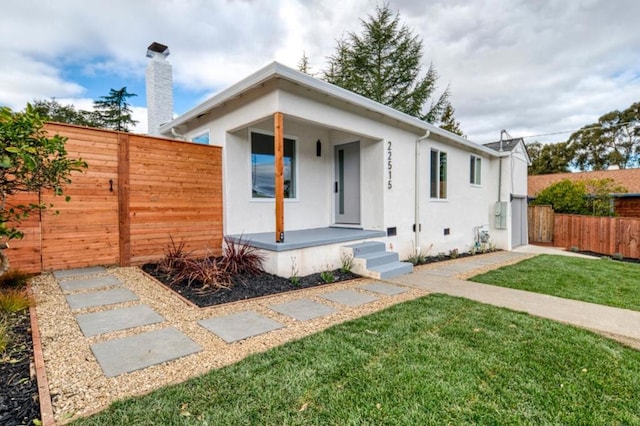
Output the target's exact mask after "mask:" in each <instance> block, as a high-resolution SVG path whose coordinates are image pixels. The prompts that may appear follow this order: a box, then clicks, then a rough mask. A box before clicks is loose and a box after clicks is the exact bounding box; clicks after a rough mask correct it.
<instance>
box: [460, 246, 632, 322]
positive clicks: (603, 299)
mask: <svg viewBox="0 0 640 426" xmlns="http://www.w3.org/2000/svg"><path fill="white" fill-rule="evenodd" d="M471 281H475V282H479V283H485V284H494V285H499V286H502V287H510V288H517V289H520V290H529V291H535V292H537V293H544V294H550V295H552V296H559V297H565V298H568V299H576V300H582V301H585V302H592V303H598V304H601V305H609V306H615V307H618V308H626V309H633V310H635V311H640V264H637V263H623V262H616V261H613V260H609V259H595V260H594V259H583V258H577V257H567V256H552V255H541V256H536V257H534V258H531V259H528V260H525V261H522V262H520V263H516V264H515V265H511V266H505V267H504V268H500V269H496V270H494V271H490V272H487V273H486V274H482V275H476V276H475V277H473V278H471Z"/></svg>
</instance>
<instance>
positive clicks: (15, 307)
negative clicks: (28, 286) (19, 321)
mask: <svg viewBox="0 0 640 426" xmlns="http://www.w3.org/2000/svg"><path fill="white" fill-rule="evenodd" d="M30 306H33V299H32V298H31V296H29V293H28V292H27V291H26V290H20V289H10V290H4V291H0V311H4V312H9V313H12V312H19V311H22V310H24V309H27V308H28V307H30Z"/></svg>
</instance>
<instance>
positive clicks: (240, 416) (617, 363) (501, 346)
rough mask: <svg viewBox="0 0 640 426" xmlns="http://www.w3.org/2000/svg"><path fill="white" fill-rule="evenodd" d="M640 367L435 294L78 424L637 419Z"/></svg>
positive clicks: (562, 333)
mask: <svg viewBox="0 0 640 426" xmlns="http://www.w3.org/2000/svg"><path fill="white" fill-rule="evenodd" d="M639 375H640V352H638V351H635V350H632V349H629V348H626V347H624V346H622V345H620V344H618V343H616V342H613V341H610V340H607V339H605V338H602V337H600V336H598V335H596V334H593V333H590V332H588V331H585V330H581V329H577V328H573V327H570V326H566V325H562V324H559V323H555V322H552V321H549V320H544V319H539V318H535V317H531V316H529V315H526V314H522V313H516V312H512V311H508V310H504V309H500V308H496V307H492V306H488V305H482V304H479V303H476V302H472V301H467V300H463V299H456V298H452V297H448V296H442V295H431V296H428V297H425V298H422V299H417V300H414V301H410V302H407V303H403V304H399V305H396V306H393V307H391V308H389V309H386V310H384V311H381V312H378V313H375V314H373V315H370V316H367V317H363V318H360V319H357V320H354V321H350V322H348V323H344V324H341V325H337V326H334V327H332V328H330V329H328V330H326V331H324V332H322V333H318V334H315V335H312V336H308V337H306V338H303V339H301V340H299V341H296V342H291V343H289V344H286V345H284V346H281V347H278V348H274V349H271V350H269V351H267V352H265V353H261V354H254V355H251V356H249V357H247V358H246V359H245V360H243V361H241V362H239V363H237V364H234V365H232V366H229V367H226V368H222V369H219V370H213V371H211V372H209V373H207V374H206V375H203V376H201V377H199V378H195V379H192V380H189V381H187V382H185V383H182V384H179V385H173V386H169V387H166V388H163V389H160V390H157V391H155V392H152V393H150V394H148V395H145V396H142V397H137V398H132V399H127V400H123V401H120V402H116V403H114V404H113V405H112V406H111V407H110V408H108V409H107V410H105V411H103V412H101V413H98V414H96V415H94V416H92V417H89V418H85V419H80V420H78V421H77V422H76V423H75V424H79V425H85V424H86V425H112V424H171V425H180V424H209V425H213V424H216V425H227V424H233V425H235V424H292V425H294V424H460V423H483V424H516V423H517V424H520V423H529V424H549V423H554V424H616V423H618V424H620V423H622V424H633V423H635V424H637V423H640V399H639V398H638V397H637V396H638V394H640V381H639V380H638V376H639Z"/></svg>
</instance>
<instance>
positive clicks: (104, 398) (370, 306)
mask: <svg viewBox="0 0 640 426" xmlns="http://www.w3.org/2000/svg"><path fill="white" fill-rule="evenodd" d="M107 274H110V275H113V276H115V277H117V278H119V279H120V281H122V282H123V283H125V286H126V287H128V288H129V289H131V290H132V291H133V292H134V293H135V294H136V295H138V296H139V297H140V300H139V301H135V302H125V303H120V304H117V305H112V307H113V308H116V307H118V308H119V307H127V306H134V305H139V304H145V305H148V306H150V307H151V308H152V309H153V310H154V311H156V312H157V313H158V314H160V315H162V316H163V317H164V318H165V319H166V320H167V321H165V322H163V323H160V324H153V325H148V326H143V327H138V328H135V329H132V330H124V331H116V332H112V333H107V334H102V335H100V336H95V337H85V336H84V335H83V334H82V332H81V331H80V328H79V326H78V324H77V322H76V320H75V318H74V315H77V314H79V313H90V312H96V311H99V310H102V309H104V308H101V307H98V308H89V309H84V310H81V311H74V312H73V313H72V312H71V310H70V308H69V306H68V304H67V302H66V300H65V297H64V295H63V293H62V291H61V289H60V286H59V285H58V284H57V282H56V280H55V279H54V277H53V275H52V274H43V275H40V276H38V277H36V278H35V279H34V280H33V282H32V289H33V292H34V295H35V297H36V301H37V315H38V324H39V327H40V333H41V337H42V345H43V352H44V359H45V365H46V372H47V378H48V380H49V387H50V392H51V397H52V404H53V410H54V417H55V419H56V421H59V422H62V423H64V422H66V421H68V420H71V419H73V418H76V417H78V416H85V415H88V414H91V413H92V412H95V411H99V410H101V409H104V408H105V407H107V406H108V405H109V404H110V403H112V402H113V401H115V400H117V399H121V398H124V397H128V396H133V395H140V394H145V393H148V392H150V391H152V390H154V389H157V388H159V387H161V386H164V385H167V384H171V383H179V382H182V381H185V380H186V379H188V378H191V377H194V376H197V375H201V374H203V373H205V372H207V371H209V370H211V369H214V368H220V367H222V366H225V365H229V364H232V363H235V362H237V361H239V360H241V359H243V358H244V357H246V356H247V355H249V354H252V353H255V352H262V351H265V350H267V349H269V348H272V347H274V346H279V345H281V344H283V343H285V342H288V341H291V340H296V339H300V338H301V337H304V336H306V335H309V334H312V333H316V332H318V331H320V330H324V329H326V328H327V327H330V326H332V325H334V324H338V323H342V322H345V321H348V320H351V319H354V318H358V317H361V316H364V315H367V314H370V313H373V312H376V311H379V310H381V309H384V308H386V307H388V306H391V305H394V304H397V303H401V302H404V301H407V300H410V299H415V298H417V297H420V296H424V295H426V294H427V292H425V291H424V290H418V289H408V291H407V292H405V293H402V294H399V295H395V296H382V295H379V294H376V295H377V296H379V297H380V298H379V299H378V300H376V301H374V302H371V303H367V304H365V305H362V306H359V307H355V308H353V307H347V306H344V305H340V304H337V303H333V302H330V301H327V300H326V299H320V298H319V296H318V295H319V294H323V293H328V292H330V291H336V290H343V289H352V288H356V287H360V286H362V285H364V284H367V283H368V282H372V280H368V279H358V280H353V281H348V282H340V283H335V284H330V285H327V286H322V287H315V288H310V289H305V290H299V291H295V292H291V293H286V294H280V295H274V296H269V297H265V298H260V299H257V300H249V301H243V302H236V303H231V304H226V305H221V306H214V307H209V308H196V307H192V306H190V305H187V304H186V303H185V302H184V301H183V300H181V299H180V298H179V297H177V296H176V295H175V294H174V293H173V292H171V291H170V290H168V289H166V288H165V287H164V286H163V285H162V284H160V283H159V282H157V281H155V280H154V279H152V278H150V277H149V276H147V275H146V274H144V273H143V272H142V271H141V270H140V269H138V268H135V267H131V268H111V269H109V270H108V271H107ZM372 294H373V293H372ZM303 297H304V298H309V299H312V300H317V301H322V303H325V304H329V305H332V306H334V307H335V308H337V309H339V311H338V312H336V313H334V314H331V315H329V316H326V317H322V318H317V319H314V320H309V321H296V320H293V319H291V318H289V317H287V316H284V315H280V314H278V313H276V312H274V311H273V310H271V309H268V308H267V306H268V305H271V304H277V303H284V302H288V301H291V300H295V299H300V298H303ZM248 309H251V310H255V311H256V312H259V313H261V314H263V315H265V316H267V317H270V318H272V319H274V320H276V321H278V322H280V323H282V324H284V325H285V326H286V327H285V328H283V329H280V330H276V331H272V332H269V333H266V334H263V335H260V336H257V337H253V338H250V339H247V340H243V341H239V342H235V343H232V344H227V343H225V342H224V341H223V340H222V339H220V338H218V337H217V336H215V335H214V334H213V333H210V332H208V331H206V330H204V329H203V328H202V327H201V326H199V325H198V324H197V321H199V320H202V319H206V318H211V317H215V316H222V315H227V314H230V313H234V312H238V311H244V310H248ZM168 326H174V327H176V328H177V329H179V330H180V331H182V332H183V333H185V334H186V335H187V336H189V337H190V338H191V339H192V340H193V341H195V342H196V343H197V344H198V345H200V346H202V348H203V350H202V351H201V352H199V353H197V354H194V355H190V356H187V357H184V358H180V359H177V360H174V361H170V362H167V363H164V364H160V365H155V366H152V367H149V368H146V369H144V370H139V371H135V372H133V373H130V374H125V375H121V376H117V377H113V378H107V377H105V376H104V375H103V373H102V370H101V368H100V366H99V365H98V363H97V362H96V359H95V357H94V356H93V353H92V352H91V349H90V346H89V345H90V344H92V343H96V342H101V341H105V340H111V339H114V338H118V337H125V336H131V335H134V334H138V333H141V332H146V331H152V330H158V329H161V328H165V327H168Z"/></svg>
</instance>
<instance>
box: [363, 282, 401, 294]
mask: <svg viewBox="0 0 640 426" xmlns="http://www.w3.org/2000/svg"><path fill="white" fill-rule="evenodd" d="M360 288H361V289H363V290H367V291H372V292H374V293H379V294H384V295H385V296H395V295H396V294H402V293H405V292H406V291H407V289H406V288H404V287H399V286H397V285H391V284H385V283H381V282H373V283H370V284H366V285H363V286H361V287H360Z"/></svg>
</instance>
